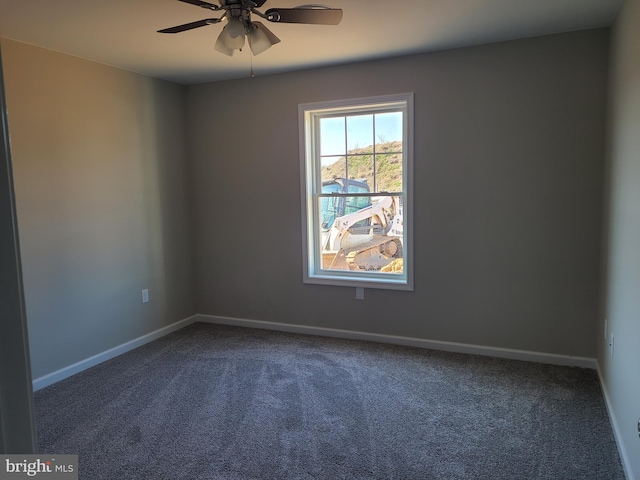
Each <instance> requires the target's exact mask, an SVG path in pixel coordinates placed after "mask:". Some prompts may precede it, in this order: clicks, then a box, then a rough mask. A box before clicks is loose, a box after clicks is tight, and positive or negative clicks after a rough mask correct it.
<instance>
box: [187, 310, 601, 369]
mask: <svg viewBox="0 0 640 480" xmlns="http://www.w3.org/2000/svg"><path fill="white" fill-rule="evenodd" d="M196 317H197V320H196V321H198V322H204V323H216V324H221V325H235V326H238V327H249V328H262V329H265V330H279V331H283V332H291V333H304V334H308V335H320V336H324V337H337V338H348V339H352V340H366V341H370V342H378V343H390V344H394V345H406V346H410V347H419V348H427V349H430V350H442V351H446V352H457V353H468V354H472V355H484V356H488V357H497V358H507V359H511V360H524V361H528V362H537V363H547V364H552V365H562V366H571V367H582V368H590V369H594V370H595V369H596V360H595V358H589V357H574V356H571V355H557V354H552V353H539V352H531V351H526V350H513V349H509V348H498V347H485V346H479V345H471V344H467V343H455V342H443V341H440V340H426V339H421V338H411V337H401V336H397V335H382V334H379V333H367V332H357V331H353V330H340V329H336V328H324V327H310V326H306V325H295V324H289V323H277V322H267V321H263V320H247V319H242V318H231V317H220V316H215V315H201V314H199V315H196Z"/></svg>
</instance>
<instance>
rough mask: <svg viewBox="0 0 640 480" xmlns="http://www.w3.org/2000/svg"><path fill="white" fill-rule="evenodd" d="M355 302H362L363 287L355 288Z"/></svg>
mask: <svg viewBox="0 0 640 480" xmlns="http://www.w3.org/2000/svg"><path fill="white" fill-rule="evenodd" d="M356 300H364V287H356Z"/></svg>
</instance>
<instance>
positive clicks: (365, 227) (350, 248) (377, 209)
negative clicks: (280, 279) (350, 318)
mask: <svg viewBox="0 0 640 480" xmlns="http://www.w3.org/2000/svg"><path fill="white" fill-rule="evenodd" d="M322 190H323V193H332V192H340V193H355V194H358V193H361V194H362V193H368V192H369V187H368V185H367V183H366V180H352V179H344V178H336V179H334V180H331V181H327V182H323V188H322ZM321 209H322V212H321V214H322V268H326V269H330V270H369V271H380V270H381V269H383V268H384V267H385V266H387V265H389V264H390V263H391V262H393V261H394V260H398V259H401V258H402V238H403V222H402V206H401V202H400V198H399V197H393V196H389V195H386V196H385V195H380V196H375V197H369V196H359V197H358V196H354V197H342V196H336V197H329V198H328V197H324V198H323V202H322V206H321ZM393 271H398V270H393Z"/></svg>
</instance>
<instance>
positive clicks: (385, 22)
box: [0, 0, 622, 84]
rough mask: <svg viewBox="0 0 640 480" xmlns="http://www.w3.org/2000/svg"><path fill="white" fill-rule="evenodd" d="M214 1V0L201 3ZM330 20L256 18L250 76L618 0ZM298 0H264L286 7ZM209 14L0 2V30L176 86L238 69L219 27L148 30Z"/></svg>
mask: <svg viewBox="0 0 640 480" xmlns="http://www.w3.org/2000/svg"><path fill="white" fill-rule="evenodd" d="M208 1H209V2H210V3H216V0H208ZM322 1H323V3H324V4H326V5H328V6H331V7H335V8H342V9H343V10H344V18H343V20H342V23H341V24H340V25H338V26H325V25H295V24H276V23H269V22H267V21H263V23H266V24H268V27H269V28H270V29H271V30H272V31H273V33H275V34H276V35H277V36H278V37H280V39H281V40H282V42H281V43H279V44H277V45H275V46H273V47H272V48H271V49H269V50H267V51H266V52H264V53H262V54H260V55H258V56H256V57H253V68H254V71H255V73H256V75H264V74H269V73H276V72H282V71H288V70H298V69H303V68H310V67H315V66H321V65H330V64H340V63H348V62H354V61H362V60H367V59H374V58H382V57H389V56H396V55H404V54H410V53H417V52H427V51H434V50H443V49H448V48H454V47H460V46H468V45H477V44H482V43H490V42H496V41H502V40H510V39H514V38H523V37H531V36H537V35H545V34H551V33H559V32H567V31H573V30H582V29H588V28H597V27H602V26H609V25H611V23H612V22H613V20H614V18H615V15H616V13H617V11H618V8H619V6H620V4H621V3H622V0H322ZM305 2H306V0H268V1H267V2H266V4H265V5H264V7H263V8H262V9H260V10H261V11H265V10H266V9H267V8H270V7H294V6H297V5H300V3H305ZM218 16H219V15H217V13H216V12H212V11H210V10H206V9H202V8H199V7H197V6H195V5H190V4H187V3H182V2H178V1H177V0H0V37H5V38H10V39H13V40H18V41H21V42H25V43H29V44H33V45H37V46H41V47H45V48H48V49H52V50H57V51H60V52H65V53H68V54H71V55H76V56H79V57H83V58H87V59H91V60H94V61H97V62H101V63H104V64H108V65H113V66H116V67H120V68H123V69H126V70H130V71H134V72H139V73H142V74H145V75H151V76H154V77H158V78H163V79H166V80H171V81H174V82H177V83H182V84H192V83H200V82H206V81H215V80H222V79H231V78H239V77H245V76H248V74H249V70H250V63H251V60H252V59H251V55H250V51H249V49H248V48H245V49H244V50H243V51H242V52H239V53H236V55H234V56H233V57H227V56H225V55H222V54H220V53H218V52H216V51H215V50H214V49H213V45H214V43H215V40H216V38H217V36H218V33H219V32H220V31H221V29H222V26H221V25H209V26H206V27H202V28H199V29H195V30H190V31H187V32H183V33H178V34H173V35H171V34H160V33H156V31H157V30H159V29H162V28H166V27H171V26H174V25H178V24H183V23H188V22H192V21H196V20H201V19H204V18H212V17H218Z"/></svg>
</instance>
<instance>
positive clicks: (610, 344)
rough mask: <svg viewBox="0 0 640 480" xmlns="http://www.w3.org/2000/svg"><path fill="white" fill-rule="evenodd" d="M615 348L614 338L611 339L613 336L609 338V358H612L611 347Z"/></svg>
mask: <svg viewBox="0 0 640 480" xmlns="http://www.w3.org/2000/svg"><path fill="white" fill-rule="evenodd" d="M614 346H615V338H613V334H612V335H611V337H609V356H610V357H613V347H614Z"/></svg>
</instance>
